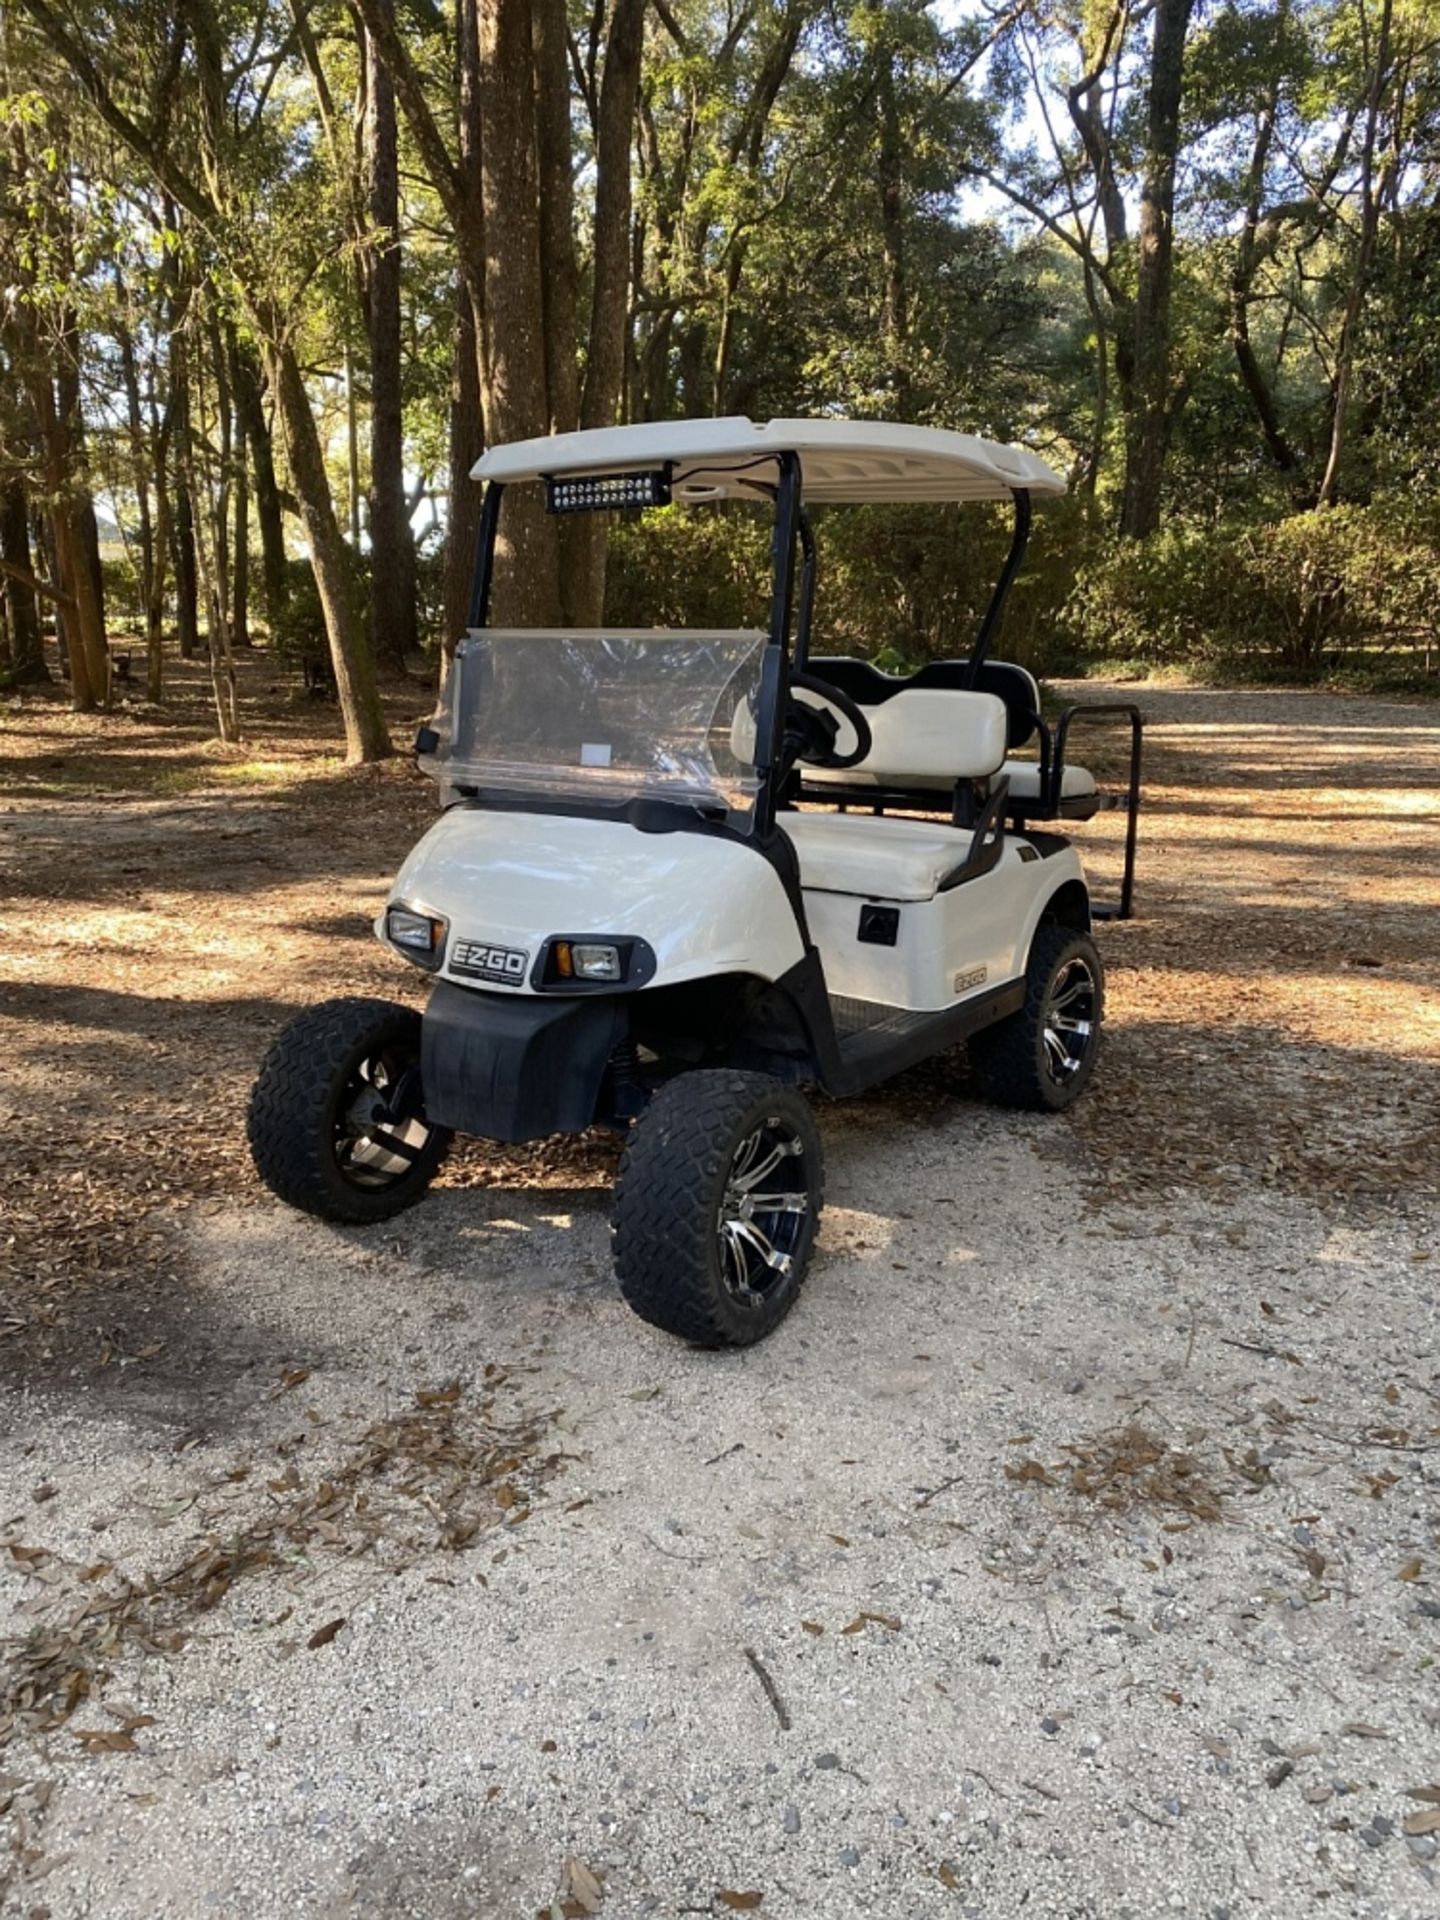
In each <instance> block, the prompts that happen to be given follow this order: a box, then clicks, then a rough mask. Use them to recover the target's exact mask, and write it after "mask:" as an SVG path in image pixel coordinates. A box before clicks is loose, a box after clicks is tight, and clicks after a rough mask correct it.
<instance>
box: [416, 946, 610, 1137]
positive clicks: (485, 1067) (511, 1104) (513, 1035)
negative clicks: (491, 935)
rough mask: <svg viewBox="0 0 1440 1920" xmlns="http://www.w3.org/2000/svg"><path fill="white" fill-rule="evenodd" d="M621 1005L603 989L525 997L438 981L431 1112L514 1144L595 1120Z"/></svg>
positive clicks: (428, 1090)
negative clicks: (569, 995)
mask: <svg viewBox="0 0 1440 1920" xmlns="http://www.w3.org/2000/svg"><path fill="white" fill-rule="evenodd" d="M627 1030H628V1021H627V1017H626V1012H625V1009H624V1007H623V1005H621V1004H619V1003H618V1002H617V1001H616V1000H615V999H613V998H610V997H602V996H600V995H598V994H595V993H587V994H583V995H578V996H576V997H575V998H573V999H570V998H562V997H560V996H558V995H555V996H552V995H550V994H546V995H544V996H538V997H535V998H530V997H526V998H523V999H522V998H519V997H517V996H513V995H509V994H503V993H486V992H484V991H482V990H480V989H478V988H474V987H457V986H453V985H452V984H451V983H450V982H449V981H448V980H441V981H439V982H438V983H437V985H436V986H435V988H434V991H433V992H432V993H431V995H430V1000H429V1003H428V1005H427V1006H426V1008H425V1017H424V1022H423V1025H422V1029H421V1045H420V1078H421V1084H422V1085H423V1087H424V1089H425V1117H426V1119H427V1120H428V1121H430V1122H431V1123H433V1124H434V1125H436V1126H441V1127H450V1128H452V1129H453V1130H454V1131H455V1132H457V1133H472V1134H478V1135H479V1136H480V1137H481V1138H482V1139H485V1140H503V1141H506V1142H510V1143H514V1142H518V1141H521V1140H540V1139H543V1138H544V1137H545V1136H546V1135H547V1134H552V1133H582V1132H583V1131H584V1130H585V1128H586V1127H588V1126H591V1125H593V1123H594V1121H595V1119H596V1116H597V1110H598V1108H599V1103H600V1094H601V1088H602V1085H603V1082H604V1078H605V1069H606V1067H607V1065H608V1063H609V1060H610V1054H611V1051H612V1049H613V1048H614V1047H615V1045H616V1044H617V1042H619V1041H620V1040H621V1039H623V1038H624V1036H625V1034H626V1032H627Z"/></svg>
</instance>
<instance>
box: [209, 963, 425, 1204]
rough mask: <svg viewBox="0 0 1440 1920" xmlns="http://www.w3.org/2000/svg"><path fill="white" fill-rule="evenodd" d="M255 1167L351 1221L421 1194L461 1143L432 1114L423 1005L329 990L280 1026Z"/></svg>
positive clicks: (257, 1117) (258, 1090) (263, 1093)
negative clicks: (427, 1100)
mask: <svg viewBox="0 0 1440 1920" xmlns="http://www.w3.org/2000/svg"><path fill="white" fill-rule="evenodd" d="M246 1131H247V1133H248V1134H249V1139H250V1153H251V1156H252V1158H253V1159H254V1162H255V1170H256V1172H257V1173H258V1174H259V1175H260V1178H261V1179H262V1180H263V1181H264V1182H265V1184H266V1186H267V1187H268V1188H269V1189H270V1191H271V1192H272V1193H273V1194H274V1195H275V1196H276V1197H277V1198H278V1199H281V1200H284V1201H285V1202H286V1203H287V1204H288V1205H290V1206H292V1207H297V1208H298V1209H299V1210H300V1211H301V1212H302V1213H313V1214H315V1215H316V1216H317V1217H318V1218H319V1219H321V1220H334V1221H338V1222H341V1223H343V1224H345V1225H350V1226H354V1225H362V1224H364V1223H367V1222H370V1221H375V1220H388V1219H390V1217H391V1216H392V1215H393V1214H397V1213H401V1212H403V1211H404V1209H405V1208H406V1207H410V1206H413V1205H414V1204H415V1202H416V1201H417V1200H418V1199H419V1198H420V1197H421V1195H422V1194H423V1193H424V1192H425V1189H426V1188H427V1187H428V1186H429V1184H430V1182H431V1181H432V1180H433V1179H434V1177H435V1172H436V1169H437V1168H438V1167H439V1165H440V1162H441V1161H442V1160H443V1159H444V1158H445V1154H446V1152H447V1150H448V1149H449V1145H450V1135H449V1133H448V1131H447V1130H446V1129H445V1128H444V1127H432V1126H430V1125H429V1124H428V1123H427V1122H426V1119H425V1108H424V1102H423V1099H422V1097H421V1091H420V1015H419V1014H418V1013H416V1012H415V1011H414V1010H413V1009H412V1008H410V1007H401V1006H396V1005H395V1003H394V1002H393V1001H390V1000H361V999H346V1000H326V1001H324V1002H322V1003H321V1005H320V1006H318V1007H310V1008H308V1009H307V1010H306V1011H305V1012H304V1013H302V1014H298V1015H297V1016H296V1017H295V1019H293V1020H292V1021H291V1022H290V1024H289V1025H288V1026H287V1027H285V1028H283V1029H282V1030H281V1032H280V1033H279V1035H278V1036H277V1038H276V1040H275V1042H274V1044H273V1045H272V1046H271V1048H270V1051H269V1053H267V1054H266V1056H265V1060H264V1064H263V1065H262V1066H261V1068H260V1077H259V1079H258V1080H257V1081H256V1082H255V1087H254V1091H253V1092H252V1093H251V1095H250V1110H249V1114H248V1116H247V1121H246Z"/></svg>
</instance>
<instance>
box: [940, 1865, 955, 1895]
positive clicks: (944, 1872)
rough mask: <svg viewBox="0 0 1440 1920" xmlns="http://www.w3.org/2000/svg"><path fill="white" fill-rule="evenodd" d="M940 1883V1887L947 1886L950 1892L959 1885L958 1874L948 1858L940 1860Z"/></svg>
mask: <svg viewBox="0 0 1440 1920" xmlns="http://www.w3.org/2000/svg"><path fill="white" fill-rule="evenodd" d="M940 1884H941V1886H942V1887H949V1889H950V1891H951V1892H952V1893H954V1892H955V1891H956V1889H957V1888H958V1887H959V1885H960V1876H959V1874H958V1873H956V1871H955V1869H954V1868H953V1867H952V1866H951V1864H950V1862H949V1861H948V1860H942V1861H941V1862H940Z"/></svg>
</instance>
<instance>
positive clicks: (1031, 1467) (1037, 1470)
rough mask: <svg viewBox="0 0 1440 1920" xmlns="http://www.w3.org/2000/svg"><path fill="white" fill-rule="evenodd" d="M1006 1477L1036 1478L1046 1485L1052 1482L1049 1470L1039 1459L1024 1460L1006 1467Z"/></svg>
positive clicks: (1008, 1478)
mask: <svg viewBox="0 0 1440 1920" xmlns="http://www.w3.org/2000/svg"><path fill="white" fill-rule="evenodd" d="M1005 1477H1006V1479H1007V1480H1036V1481H1038V1482H1039V1483H1040V1484H1041V1486H1045V1487H1048V1486H1050V1485H1051V1484H1052V1482H1051V1479H1050V1475H1049V1472H1048V1471H1047V1469H1046V1468H1044V1467H1042V1466H1041V1464H1040V1462H1039V1461H1038V1460H1022V1461H1021V1462H1020V1464H1019V1466H1016V1467H1006V1469H1005Z"/></svg>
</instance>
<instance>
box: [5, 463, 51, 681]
mask: <svg viewBox="0 0 1440 1920" xmlns="http://www.w3.org/2000/svg"><path fill="white" fill-rule="evenodd" d="M0 558H3V559H4V560H5V561H6V562H7V564H8V565H9V566H12V567H19V568H21V569H22V570H23V571H24V572H25V573H29V572H31V566H30V508H29V503H28V502H27V501H26V498H25V488H24V484H23V483H22V482H21V481H20V480H18V479H12V480H9V481H7V482H6V484H5V486H4V487H3V488H0ZM5 604H6V607H7V609H8V611H9V616H10V670H9V675H8V677H9V679H10V682H11V684H12V685H14V686H31V685H37V684H39V683H40V682H43V681H47V680H48V679H49V678H50V669H49V668H48V667H47V666H46V664H45V642H44V636H43V634H42V633H41V630H40V610H39V608H38V607H37V606H36V604H35V592H34V589H33V588H32V587H31V586H30V585H29V584H28V582H26V581H24V580H21V579H19V578H17V576H16V575H15V574H13V573H8V574H7V576H6V579H5Z"/></svg>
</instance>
